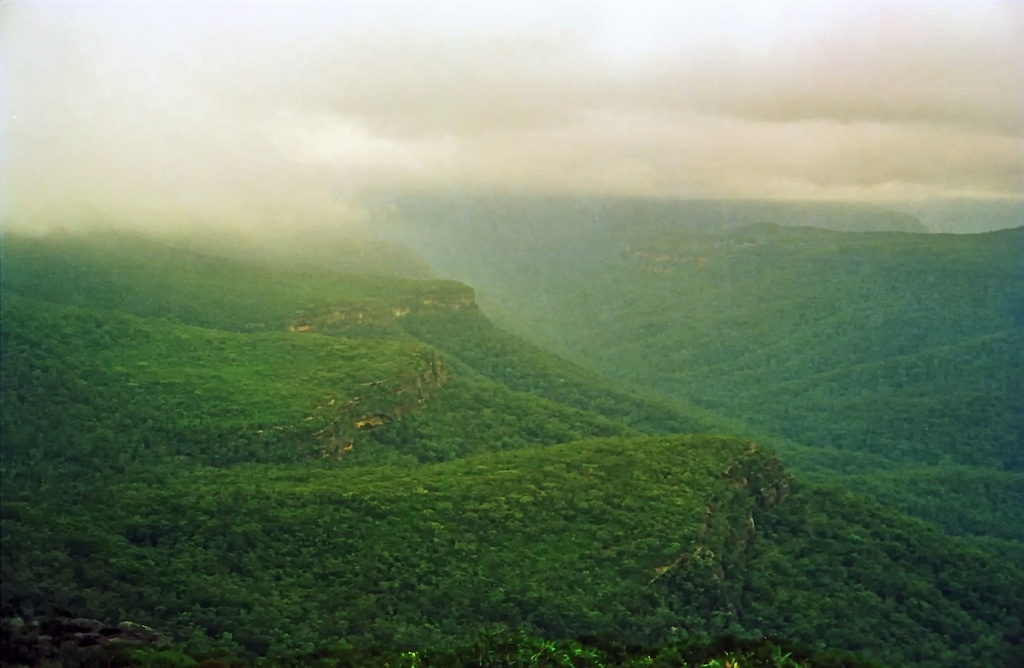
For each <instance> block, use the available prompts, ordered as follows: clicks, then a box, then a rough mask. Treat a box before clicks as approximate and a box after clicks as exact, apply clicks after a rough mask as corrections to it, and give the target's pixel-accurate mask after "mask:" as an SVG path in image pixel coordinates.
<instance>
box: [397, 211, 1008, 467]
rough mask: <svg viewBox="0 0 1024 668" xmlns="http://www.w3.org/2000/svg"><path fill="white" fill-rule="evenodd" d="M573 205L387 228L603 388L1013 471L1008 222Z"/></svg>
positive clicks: (860, 446)
mask: <svg viewBox="0 0 1024 668" xmlns="http://www.w3.org/2000/svg"><path fill="white" fill-rule="evenodd" d="M577 206H578V210H577V211H575V212H573V211H571V210H570V207H569V206H568V204H567V203H565V202H555V203H553V204H551V203H547V202H544V201H527V202H526V203H523V202H520V201H518V200H512V201H509V200H494V201H490V200H487V201H484V202H483V203H480V202H475V201H470V202H468V203H466V204H465V207H464V208H463V209H462V210H460V209H459V208H458V206H457V203H452V202H440V203H439V202H436V201H427V202H426V203H423V202H420V201H418V200H413V201H412V202H409V203H406V208H405V209H402V211H403V213H404V215H407V217H408V218H409V219H410V220H411V221H412V222H411V223H410V224H409V225H408V227H404V228H402V229H403V230H408V231H409V233H410V234H415V233H418V234H419V235H420V240H421V243H422V246H423V248H424V249H426V250H425V252H426V253H427V254H428V257H429V259H430V260H431V262H432V263H434V265H435V266H436V267H438V268H439V270H441V271H442V272H443V273H445V274H446V275H451V276H455V277H457V278H459V279H461V280H467V281H470V282H472V283H473V284H474V285H475V286H477V288H478V290H479V291H480V299H481V303H482V304H483V305H484V308H486V309H487V310H488V312H489V313H491V314H492V315H493V316H494V317H495V319H496V322H498V324H499V325H501V326H502V327H504V328H506V329H508V330H510V331H512V332H514V333H517V334H519V335H521V336H523V337H525V338H527V339H528V340H530V341H532V342H534V343H538V344H541V345H543V346H544V347H546V348H548V349H550V350H553V351H556V352H558V353H559V354H563V355H566V356H568V357H570V358H571V359H573V360H575V361H577V362H580V363H583V364H587V365H590V366H592V367H594V368H596V369H598V370H600V371H601V372H603V373H606V374H609V375H612V376H614V377H616V378H618V379H620V380H623V381H627V382H630V383H633V384H634V385H640V386H643V387H646V388H648V389H651V390H656V391H658V392H660V393H662V394H666V395H670V396H672V397H673V398H676V399H678V400H683V401H687V402H690V403H696V404H698V405H701V406H704V407H705V408H707V409H709V410H711V411H713V412H716V413H723V414H726V415H729V416H731V417H734V418H736V419H740V420H747V421H752V422H754V423H755V425H756V426H758V427H760V428H763V429H764V430H766V431H767V432H770V433H773V434H777V435H780V436H785V437H787V438H790V439H792V440H795V441H799V442H803V443H806V444H811V445H819V446H825V447H832V448H845V449H851V450H857V451H865V452H872V453H878V454H882V455H884V456H887V457H895V458H903V459H910V460H914V461H920V460H923V461H928V462H932V463H937V462H940V461H952V462H959V463H965V464H972V465H982V466H988V467H1000V468H1011V469H1020V468H1021V467H1024V460H1022V459H1021V457H1022V456H1024V455H1022V453H1021V450H1020V448H1019V447H1017V446H1018V444H1019V443H1021V442H1024V423H1022V420H1024V411H1021V410H1020V402H1019V400H1018V397H1020V396H1022V395H1024V387H1022V386H1021V382H1022V381H1021V379H1022V378H1024V370H1022V368H1021V360H1022V359H1024V353H1022V339H1021V331H1022V329H1024V319H1022V317H1024V316H1022V315H1021V314H1024V228H1018V229H1013V230H1005V231H1001V232H993V233H989V234H983V235H920V234H899V233H859V234H850V233H840V232H833V231H828V230H821V229H813V228H803V227H780V226H778V225H774V224H750V225H744V224H743V223H746V222H749V221H751V220H753V219H754V216H753V213H751V211H756V209H753V208H752V209H744V208H742V207H740V208H739V209H738V210H740V211H743V212H745V213H744V214H743V215H737V217H736V218H728V217H727V216H725V214H724V213H722V214H721V215H719V216H718V219H720V220H718V223H716V224H714V225H711V224H705V223H703V222H700V223H694V222H693V220H692V219H691V218H690V217H688V216H687V213H686V212H687V210H688V209H687V207H685V206H683V207H678V208H676V209H671V208H668V207H667V206H666V207H664V209H665V210H664V211H662V210H659V212H658V213H657V215H655V214H651V213H649V212H646V210H645V209H644V208H643V207H639V208H636V207H634V208H632V209H630V208H627V209H626V211H628V212H632V213H634V214H635V218H634V219H631V220H630V219H626V218H623V219H619V218H615V219H609V218H608V217H606V216H605V214H604V210H603V209H600V208H596V209H595V208H593V207H591V208H589V209H588V203H587V202H586V201H582V202H579V203H577ZM689 206H690V207H691V208H694V207H697V204H691V205H689ZM417 207H419V208H417ZM592 209H593V210H592ZM719 209H720V210H721V211H728V206H726V205H725V204H723V205H721V206H720V207H719ZM765 211H766V213H765V215H766V217H767V218H771V217H772V216H773V215H774V214H773V211H774V209H773V208H772V207H767V208H766V210H765ZM672 215H675V216H676V217H675V218H673V217H672ZM823 215H824V214H823ZM705 222H706V221H705ZM413 223H414V224H413Z"/></svg>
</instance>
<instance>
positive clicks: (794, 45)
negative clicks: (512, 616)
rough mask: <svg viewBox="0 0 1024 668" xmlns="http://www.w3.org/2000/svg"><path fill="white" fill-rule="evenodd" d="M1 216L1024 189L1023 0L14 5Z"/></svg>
mask: <svg viewBox="0 0 1024 668" xmlns="http://www.w3.org/2000/svg"><path fill="white" fill-rule="evenodd" d="M0 31H2V33H0V66H2V72H0V77H2V88H0V93H2V99H0V103H2V107H0V117H2V118H0V123H2V125H0V133H2V135H0V140H2V144H0V221H2V224H3V225H4V226H5V227H6V226H22V227H28V228H32V229H48V228H51V227H54V226H69V225H76V224H88V223H103V224H130V225H141V226H145V227H150V228H157V229H167V228H176V229H180V228H181V227H182V226H184V227H186V228H190V229H191V228H195V227H207V226H213V225H219V226H226V227H229V228H236V229H243V230H247V231H248V230H260V229H278V230H280V229H284V228H291V227H294V226H297V225H306V226H324V225H337V224H338V223H339V222H343V223H345V224H347V225H348V226H349V227H350V228H351V229H358V228H361V227H367V226H371V225H372V224H373V221H374V218H375V212H374V211H373V210H371V209H370V208H368V207H369V205H368V204H367V202H370V201H379V197H380V195H381V194H382V193H384V194H387V193H393V192H407V191H425V192H432V191H438V192H443V193H455V194H457V193H462V192H482V193H527V194H530V193H538V194H552V193H554V194H570V195H571V194H586V195H595V194H596V195H640V196H647V195H649V196H668V197H683V198H763V199H845V200H864V201H912V202H923V201H931V200H946V199H950V198H953V199H956V198H969V199H986V200H992V199H1001V200H1004V201H1009V202H1014V201H1016V202H1018V203H1019V202H1020V200H1021V199H1022V198H1024V150H1022V149H1024V142H1022V137H1024V4H1022V3H1021V2H1019V1H1016V0H1013V1H1008V2H995V1H978V2H975V1H971V2H967V1H966V0H963V1H956V2H954V1H942V0H927V1H926V0H893V1H891V2H884V1H880V0H858V1H856V2H824V3H823V2H797V1H792V2H774V3H764V2H754V1H753V0H751V1H750V2H711V1H708V2H679V3H668V2H650V3H645V2H636V1H633V2H603V3H602V2H536V3H529V2H528V3H515V5H514V6H513V5H511V4H504V3H474V2H469V1H467V2H462V3H458V2H429V3H427V2H412V1H408V2H394V1H391V2H343V3H332V2H322V3H320V2H288V3H285V2H280V3H271V2H241V1H238V2H198V1H193V2H180V1H178V2H163V1H152V2H145V3H139V2H131V1H128V0H125V1H110V0H104V1H102V2H101V1H90V0H83V1H81V2H64V1H57V0H50V1H44V0H38V1H31V0H22V1H19V0H5V1H4V2H3V3H0Z"/></svg>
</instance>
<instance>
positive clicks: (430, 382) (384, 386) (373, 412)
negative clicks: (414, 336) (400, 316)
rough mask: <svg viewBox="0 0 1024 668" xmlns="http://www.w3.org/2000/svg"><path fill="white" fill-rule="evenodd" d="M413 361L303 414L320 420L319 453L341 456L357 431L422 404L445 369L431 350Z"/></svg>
mask: <svg viewBox="0 0 1024 668" xmlns="http://www.w3.org/2000/svg"><path fill="white" fill-rule="evenodd" d="M416 358H417V364H416V365H415V367H414V368H413V369H410V370H409V371H408V372H407V373H403V374H400V375H398V376H395V377H391V378H385V379H381V380H378V381H373V382H369V383H364V384H363V385H362V388H363V389H362V391H361V392H360V393H359V394H358V395H356V396H353V397H350V398H349V399H348V400H347V401H343V402H339V401H337V400H336V399H332V400H330V401H328V402H326V403H324V404H322V405H320V406H317V407H316V408H315V409H314V411H313V415H311V416H309V417H307V420H309V419H316V420H317V422H319V423H322V421H323V420H324V418H325V415H324V414H327V416H329V417H327V419H329V420H330V421H329V422H328V423H327V424H326V426H324V427H323V428H321V429H319V430H318V431H316V432H315V433H314V436H315V437H316V439H317V440H318V442H319V443H320V454H321V456H323V457H335V458H336V457H341V456H344V455H345V454H347V453H349V452H351V451H352V449H353V448H354V447H355V442H356V439H357V435H358V433H359V432H362V431H367V430H370V429H373V428H374V427H379V426H382V425H384V424H387V423H388V422H392V421H394V420H400V419H401V418H403V417H405V416H406V415H409V414H410V413H412V412H413V411H415V410H416V409H417V408H419V407H420V406H422V405H423V404H424V403H426V402H427V400H429V399H430V397H431V395H432V394H433V393H434V392H436V391H437V390H438V389H440V388H441V386H442V385H444V383H445V381H447V380H448V378H449V372H448V369H447V367H446V366H445V364H444V360H443V359H442V358H441V356H440V355H439V354H437V353H434V352H424V353H419V354H417V355H416Z"/></svg>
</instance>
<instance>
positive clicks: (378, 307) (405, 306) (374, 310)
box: [286, 285, 477, 335]
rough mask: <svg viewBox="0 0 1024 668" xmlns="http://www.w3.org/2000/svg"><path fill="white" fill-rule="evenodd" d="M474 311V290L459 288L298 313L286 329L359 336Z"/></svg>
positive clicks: (464, 287) (461, 286) (363, 301)
mask: <svg viewBox="0 0 1024 668" xmlns="http://www.w3.org/2000/svg"><path fill="white" fill-rule="evenodd" d="M476 308H477V305H476V300H475V297H474V293H473V289H472V288H470V287H468V286H463V285H459V286H457V287H454V288H449V289H447V290H444V291H437V292H427V293H423V294H419V295H413V296H408V297H402V298H396V299H393V300H362V301H356V302H350V303H345V304H339V305H335V306H328V307H323V308H316V309H308V310H304V311H300V312H299V314H298V317H296V318H295V319H294V320H292V321H291V322H289V323H288V324H287V326H286V328H287V330H288V331H290V332H318V333H321V334H336V335H346V334H358V333H360V331H361V330H366V329H376V330H385V331H388V330H392V329H393V328H394V327H395V325H396V324H397V322H398V321H400V320H402V319H405V318H407V317H409V316H427V317H429V316H431V315H435V314H438V313H451V312H459V311H471V310H475V309H476Z"/></svg>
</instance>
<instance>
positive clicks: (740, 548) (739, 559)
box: [652, 443, 791, 622]
mask: <svg viewBox="0 0 1024 668" xmlns="http://www.w3.org/2000/svg"><path fill="white" fill-rule="evenodd" d="M720 476H721V479H722V481H723V482H725V483H726V484H725V485H724V487H723V488H722V490H721V491H720V492H718V493H717V494H715V495H713V496H712V497H711V498H710V499H709V501H708V503H707V505H706V506H705V508H704V522H703V524H702V525H701V528H700V531H699V534H698V538H697V540H696V542H695V544H694V545H693V546H692V547H691V548H690V550H689V551H687V552H684V553H682V554H680V555H679V557H678V558H677V559H676V562H675V563H674V564H673V565H672V567H671V568H665V569H664V570H663V571H662V572H661V573H659V574H658V575H657V576H656V577H655V578H654V580H652V583H653V582H655V581H657V580H660V579H663V582H662V583H661V586H664V587H667V588H668V589H669V590H670V591H672V592H674V593H677V594H678V595H679V596H681V597H690V596H692V595H693V594H694V588H695V583H704V585H705V586H704V587H703V588H702V589H700V593H701V596H703V597H704V598H705V601H706V606H707V608H706V610H705V613H706V614H707V615H708V616H709V617H710V616H715V615H718V616H719V617H722V616H723V615H724V621H726V622H736V621H737V620H738V619H739V616H740V615H741V614H742V609H741V602H740V592H739V588H740V586H741V579H742V577H743V570H744V567H745V565H746V562H747V558H748V555H749V552H750V548H751V546H752V545H753V543H754V541H755V540H756V539H757V525H758V523H759V521H760V518H761V516H762V515H763V514H764V513H766V512H767V511H769V510H771V509H772V508H773V507H775V506H776V505H777V504H779V503H782V502H783V501H785V499H786V496H787V495H788V493H789V485H790V480H791V478H790V476H788V475H787V474H786V473H785V472H784V471H783V469H782V465H781V464H780V463H779V460H778V459H777V458H776V456H775V455H774V454H772V453H767V452H765V451H763V450H762V449H761V448H760V447H759V446H758V445H757V444H755V443H751V444H750V445H749V446H748V448H747V450H746V452H744V453H743V454H742V455H741V456H740V457H739V458H737V459H736V460H734V461H733V462H732V463H730V464H729V465H728V466H727V467H726V468H725V469H723V470H722V472H721V474H720ZM662 575H664V576H665V577H664V578H661V576H662ZM698 587H699V586H698Z"/></svg>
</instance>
